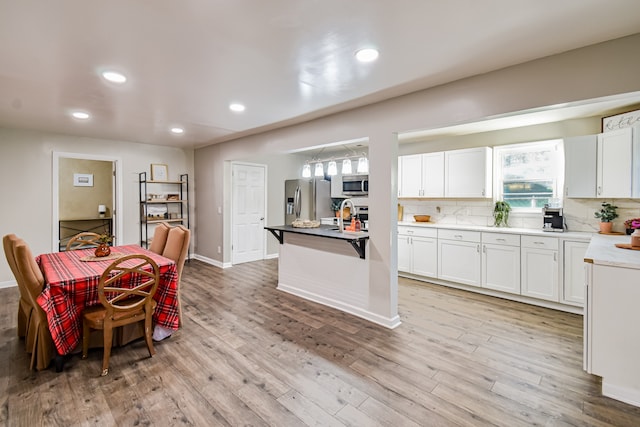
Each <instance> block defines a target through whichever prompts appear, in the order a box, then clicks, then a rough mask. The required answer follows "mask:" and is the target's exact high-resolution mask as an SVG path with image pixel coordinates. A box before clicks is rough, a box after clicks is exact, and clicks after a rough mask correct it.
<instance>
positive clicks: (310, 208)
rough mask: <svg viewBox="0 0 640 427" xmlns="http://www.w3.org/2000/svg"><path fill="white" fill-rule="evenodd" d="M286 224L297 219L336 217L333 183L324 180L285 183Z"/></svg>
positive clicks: (292, 180)
mask: <svg viewBox="0 0 640 427" xmlns="http://www.w3.org/2000/svg"><path fill="white" fill-rule="evenodd" d="M284 203H285V208H284V223H285V224H286V225H291V223H292V222H293V220H295V219H296V218H299V219H302V220H305V219H311V220H313V219H317V220H320V218H327V217H332V216H335V214H334V213H333V211H331V182H329V181H325V180H324V179H311V178H309V179H290V180H286V181H285V182H284Z"/></svg>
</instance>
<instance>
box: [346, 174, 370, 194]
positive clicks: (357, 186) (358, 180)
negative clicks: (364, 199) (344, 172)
mask: <svg viewBox="0 0 640 427" xmlns="http://www.w3.org/2000/svg"><path fill="white" fill-rule="evenodd" d="M342 194H344V195H345V196H366V195H368V194H369V175H351V176H343V177H342Z"/></svg>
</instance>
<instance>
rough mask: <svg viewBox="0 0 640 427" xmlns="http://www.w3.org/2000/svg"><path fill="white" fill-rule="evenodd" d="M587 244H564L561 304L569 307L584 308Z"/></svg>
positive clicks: (566, 242) (572, 242)
mask: <svg viewBox="0 0 640 427" xmlns="http://www.w3.org/2000/svg"><path fill="white" fill-rule="evenodd" d="M588 246H589V243H587V242H574V241H569V240H567V241H565V242H564V280H563V282H562V295H561V302H563V303H565V304H570V305H577V306H580V307H582V306H584V298H585V289H584V284H585V283H586V281H585V276H584V254H585V253H586V252H587V247H588Z"/></svg>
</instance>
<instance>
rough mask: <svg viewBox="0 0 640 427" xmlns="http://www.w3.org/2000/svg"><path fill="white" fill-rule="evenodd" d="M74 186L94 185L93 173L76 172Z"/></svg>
mask: <svg viewBox="0 0 640 427" xmlns="http://www.w3.org/2000/svg"><path fill="white" fill-rule="evenodd" d="M73 186H74V187H93V174H92V173H74V174H73Z"/></svg>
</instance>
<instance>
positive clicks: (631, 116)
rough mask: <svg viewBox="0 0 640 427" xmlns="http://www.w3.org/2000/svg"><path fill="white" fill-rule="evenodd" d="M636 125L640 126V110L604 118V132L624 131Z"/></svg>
mask: <svg viewBox="0 0 640 427" xmlns="http://www.w3.org/2000/svg"><path fill="white" fill-rule="evenodd" d="M636 124H640V110H635V111H627V112H626V113H621V114H616V115H613V116H608V117H603V118H602V132H610V131H612V130H618V129H624V128H628V127H631V126H633V125H636Z"/></svg>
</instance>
